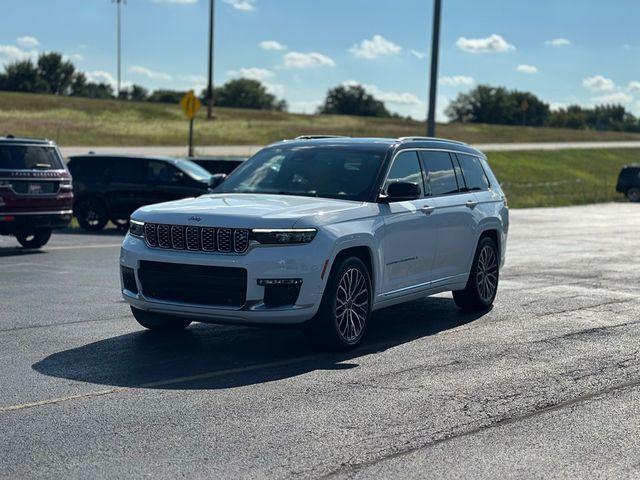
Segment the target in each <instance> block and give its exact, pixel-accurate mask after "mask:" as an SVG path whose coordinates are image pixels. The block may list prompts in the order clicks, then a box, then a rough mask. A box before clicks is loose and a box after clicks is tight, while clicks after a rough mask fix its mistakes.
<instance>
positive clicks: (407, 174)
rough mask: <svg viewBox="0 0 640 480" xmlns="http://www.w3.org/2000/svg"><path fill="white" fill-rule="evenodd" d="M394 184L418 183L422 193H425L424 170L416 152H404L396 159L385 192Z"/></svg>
mask: <svg viewBox="0 0 640 480" xmlns="http://www.w3.org/2000/svg"><path fill="white" fill-rule="evenodd" d="M394 182H411V183H417V184H418V185H420V192H421V193H422V192H424V184H423V181H422V169H421V168H420V161H419V160H418V154H417V153H416V152H402V153H400V154H399V155H398V156H397V157H396V159H395V160H394V162H393V166H392V167H391V170H389V175H388V176H387V181H386V183H385V185H384V191H385V192H386V191H387V188H388V187H389V184H390V183H394Z"/></svg>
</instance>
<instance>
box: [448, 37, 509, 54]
mask: <svg viewBox="0 0 640 480" xmlns="http://www.w3.org/2000/svg"><path fill="white" fill-rule="evenodd" d="M456 46H457V47H458V48H459V49H460V50H464V51H465V52H469V53H505V52H510V51H511V50H515V49H516V47H514V46H513V45H511V44H510V43H508V42H507V41H506V40H505V39H504V38H502V37H501V36H500V35H497V34H495V33H494V34H493V35H491V36H490V37H487V38H465V37H460V38H459V39H458V40H457V41H456Z"/></svg>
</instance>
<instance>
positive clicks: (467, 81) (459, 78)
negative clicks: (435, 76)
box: [439, 75, 475, 87]
mask: <svg viewBox="0 0 640 480" xmlns="http://www.w3.org/2000/svg"><path fill="white" fill-rule="evenodd" d="M439 81H440V84H441V85H446V86H448V87H461V86H469V85H473V84H474V83H475V80H474V79H473V77H468V76H466V75H452V76H450V77H440V80H439Z"/></svg>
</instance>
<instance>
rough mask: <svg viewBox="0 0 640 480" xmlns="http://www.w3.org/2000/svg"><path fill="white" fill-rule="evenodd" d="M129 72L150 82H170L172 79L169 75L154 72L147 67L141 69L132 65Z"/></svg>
mask: <svg viewBox="0 0 640 480" xmlns="http://www.w3.org/2000/svg"><path fill="white" fill-rule="evenodd" d="M129 72H131V73H136V74H138V75H142V76H143V77H147V78H150V79H151V80H164V81H170V80H171V79H172V77H171V75H169V74H168V73H162V72H155V71H153V70H151V69H149V68H147V67H142V66H140V65H134V66H133V67H131V68H129Z"/></svg>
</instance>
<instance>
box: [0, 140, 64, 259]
mask: <svg viewBox="0 0 640 480" xmlns="http://www.w3.org/2000/svg"><path fill="white" fill-rule="evenodd" d="M71 188H72V187H71V175H69V171H68V170H67V169H66V167H65V166H64V161H63V160H62V156H61V155H60V152H59V151H58V147H57V146H56V145H55V143H53V142H52V141H50V140H42V139H34V138H15V137H13V136H12V135H8V136H6V137H0V235H15V237H16V238H17V239H18V242H20V244H21V245H22V246H23V247H25V248H40V247H42V246H43V245H44V244H45V243H47V242H48V241H49V238H50V237H51V230H53V229H56V228H64V227H66V226H67V225H68V224H69V222H70V221H71V207H72V205H73V192H72V189H71Z"/></svg>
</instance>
